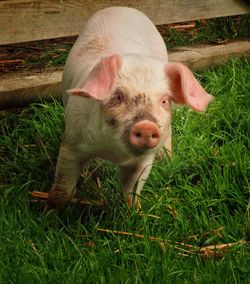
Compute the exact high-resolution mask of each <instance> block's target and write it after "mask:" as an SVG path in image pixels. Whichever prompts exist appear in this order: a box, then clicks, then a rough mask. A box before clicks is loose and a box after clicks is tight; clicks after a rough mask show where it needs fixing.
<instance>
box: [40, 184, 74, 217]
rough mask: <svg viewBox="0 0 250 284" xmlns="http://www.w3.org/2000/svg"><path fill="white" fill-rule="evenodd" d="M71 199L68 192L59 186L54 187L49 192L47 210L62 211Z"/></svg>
mask: <svg viewBox="0 0 250 284" xmlns="http://www.w3.org/2000/svg"><path fill="white" fill-rule="evenodd" d="M69 201H70V196H69V195H68V194H67V193H65V192H63V191H61V190H60V189H58V188H52V190H51V191H50V192H49V196H48V199H47V205H46V207H45V210H46V211H47V212H48V211H51V210H56V211H59V212H61V211H63V210H64V209H65V208H66V207H67V205H68V203H69Z"/></svg>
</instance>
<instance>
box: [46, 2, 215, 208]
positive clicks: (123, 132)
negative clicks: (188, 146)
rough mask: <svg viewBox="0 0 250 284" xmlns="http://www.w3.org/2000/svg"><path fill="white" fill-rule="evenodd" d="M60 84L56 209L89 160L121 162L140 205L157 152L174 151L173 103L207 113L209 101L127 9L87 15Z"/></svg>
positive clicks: (143, 20)
mask: <svg viewBox="0 0 250 284" xmlns="http://www.w3.org/2000/svg"><path fill="white" fill-rule="evenodd" d="M62 88H63V95H62V98H63V103H64V106H65V133H64V138H63V141H62V143H61V146H60V151H59V155H58V160H57V166H56V173H55V180H54V183H53V185H52V188H51V190H50V192H49V196H48V203H47V204H48V207H47V208H48V209H50V208H56V209H58V210H62V209H64V208H65V207H66V206H67V204H68V202H69V201H70V199H71V198H72V196H73V195H74V193H75V190H76V184H77V180H78V178H79V174H80V170H81V166H82V165H83V164H84V163H86V162H88V161H89V160H90V159H94V158H101V159H104V160H108V161H111V162H112V163H114V164H115V165H117V166H118V168H119V174H120V183H121V187H122V191H123V195H124V199H125V201H126V203H127V205H128V207H129V208H131V207H134V206H135V207H136V208H137V209H139V208H140V202H139V196H140V193H141V190H142V188H143V185H144V183H145V181H146V179H147V178H148V175H149V173H150V171H151V168H152V165H153V162H154V160H155V157H157V156H162V155H163V153H168V154H169V155H170V156H171V153H172V146H171V144H172V142H171V139H172V138H171V117H172V114H171V109H172V104H173V103H176V104H183V105H184V104H185V105H187V106H188V107H190V108H191V109H193V110H195V111H198V112H204V111H205V110H206V108H207V106H208V104H209V103H210V102H211V100H212V99H213V97H212V96H211V95H209V94H208V93H207V92H206V91H205V90H204V89H203V88H202V86H201V85H200V84H199V82H198V81H197V80H196V79H195V77H194V75H193V73H192V72H191V71H190V70H189V69H188V68H187V67H186V66H184V65H183V64H181V63H177V62H172V63H169V62H168V54H167V49H166V46H165V43H164V41H163V39H162V37H161V35H160V34H159V32H158V31H157V29H156V27H155V26H154V24H153V23H152V22H151V20H150V19H149V18H148V17H147V16H145V15H144V14H143V13H142V12H140V11H138V10H136V9H133V8H127V7H110V8H106V9H103V10H100V11H98V12H97V13H95V14H94V15H93V16H92V17H91V18H90V19H89V20H88V21H87V23H86V24H85V26H84V28H83V31H82V33H81V34H80V35H79V37H78V39H77V41H76V42H75V44H74V46H73V47H72V50H71V52H70V54H69V56H68V59H67V61H66V65H65V68H64V72H63V78H62ZM163 156H164V155H163Z"/></svg>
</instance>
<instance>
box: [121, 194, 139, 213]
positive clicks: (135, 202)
mask: <svg viewBox="0 0 250 284" xmlns="http://www.w3.org/2000/svg"><path fill="white" fill-rule="evenodd" d="M125 201H126V203H127V205H128V208H129V209H132V208H135V209H136V211H137V212H139V211H140V210H141V203H140V199H139V197H137V196H133V195H132V194H131V195H128V196H126V197H125Z"/></svg>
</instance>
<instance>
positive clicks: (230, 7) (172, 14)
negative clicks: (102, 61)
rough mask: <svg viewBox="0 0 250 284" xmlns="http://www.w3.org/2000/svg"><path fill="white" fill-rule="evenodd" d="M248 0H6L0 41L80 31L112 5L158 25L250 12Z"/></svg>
mask: <svg viewBox="0 0 250 284" xmlns="http://www.w3.org/2000/svg"><path fill="white" fill-rule="evenodd" d="M247 2H248V0H245V1H243V0H139V1H138V0H126V1H121V0H102V1H101V0H65V1H63V0H48V1H47V0H16V1H15V0H12V1H11V0H3V1H0V44H10V43H18V42H28V41H33V40H40V39H49V38H59V37H65V36H73V35H77V34H78V33H79V31H80V30H81V28H82V26H83V24H84V22H85V21H86V19H87V18H88V17H89V16H90V15H91V14H92V13H94V12H95V11H97V10H100V9H102V8H105V7H108V6H129V7H134V8H137V9H139V10H141V11H142V12H144V13H145V14H146V15H147V16H148V17H149V18H151V20H152V21H153V22H154V23H155V24H156V25H162V24H169V23H176V22H185V21H190V20H198V19H208V18H216V17H222V16H230V15H240V14H245V13H249V12H250V10H249V5H248V4H247Z"/></svg>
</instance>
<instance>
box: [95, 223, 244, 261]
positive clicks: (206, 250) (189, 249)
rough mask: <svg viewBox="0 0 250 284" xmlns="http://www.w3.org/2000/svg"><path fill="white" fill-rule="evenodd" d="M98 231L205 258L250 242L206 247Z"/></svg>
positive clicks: (130, 234) (133, 234) (217, 255)
mask: <svg viewBox="0 0 250 284" xmlns="http://www.w3.org/2000/svg"><path fill="white" fill-rule="evenodd" d="M97 231H98V232H102V233H110V234H115V235H120V236H126V237H134V238H137V239H149V240H150V241H156V242H158V243H159V244H160V245H161V247H162V248H163V249H164V250H165V249H166V248H167V247H170V246H172V247H174V248H175V249H176V250H179V251H181V252H182V253H181V255H182V256H187V254H188V255H194V254H198V255H200V256H202V257H204V258H210V257H216V258H217V257H222V256H224V254H225V252H226V250H227V249H229V248H231V247H234V246H237V245H240V244H245V243H248V242H247V241H245V240H240V241H238V242H234V243H226V244H218V245H208V246H205V247H197V246H193V245H190V244H185V243H182V242H174V243H172V242H171V241H170V240H164V239H162V238H158V237H153V236H149V237H145V236H144V235H142V234H136V233H129V232H123V231H116V230H109V229H102V228H97Z"/></svg>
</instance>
